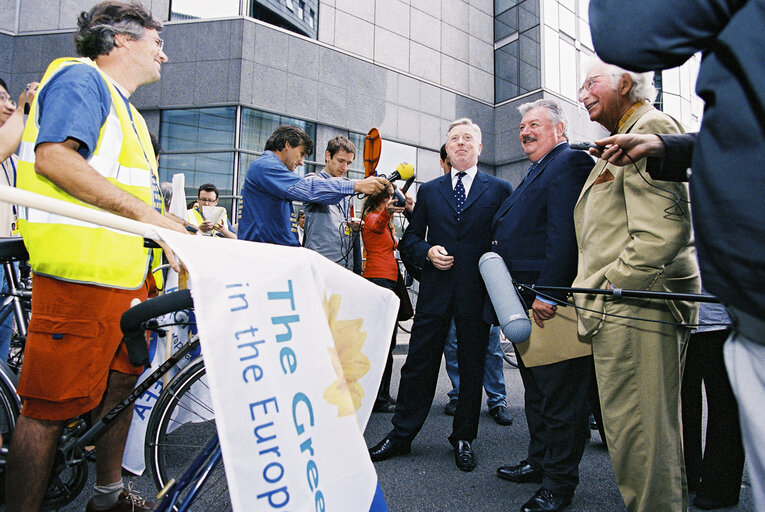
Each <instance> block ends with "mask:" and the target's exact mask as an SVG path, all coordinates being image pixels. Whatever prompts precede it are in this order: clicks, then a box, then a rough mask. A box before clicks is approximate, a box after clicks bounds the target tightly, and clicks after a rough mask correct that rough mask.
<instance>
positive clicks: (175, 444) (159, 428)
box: [145, 357, 232, 511]
mask: <svg viewBox="0 0 765 512" xmlns="http://www.w3.org/2000/svg"><path fill="white" fill-rule="evenodd" d="M215 432H216V426H215V414H214V412H213V409H212V404H211V401H210V388H209V386H208V385H207V375H206V373H205V366H204V361H203V360H202V358H201V357H200V358H197V359H196V360H194V361H192V362H191V363H189V365H188V366H187V367H185V368H184V369H183V370H182V371H181V372H180V373H179V374H178V375H176V376H175V378H173V380H171V381H170V383H169V384H168V385H167V388H166V389H165V390H163V391H162V393H161V394H160V397H159V399H158V400H157V403H156V405H155V406H154V409H153V410H152V413H151V416H150V418H149V423H148V426H147V429H146V447H145V455H146V460H147V465H148V466H149V468H150V470H151V473H152V476H153V478H154V484H155V485H156V486H157V489H158V490H159V489H162V488H163V487H165V485H166V484H167V483H168V481H170V479H171V478H177V477H179V476H180V475H182V474H183V473H184V472H185V471H186V469H187V468H188V467H189V466H190V465H191V463H192V462H193V461H194V460H195V459H196V457H197V455H198V454H199V453H200V452H201V451H202V450H203V449H204V447H205V445H206V444H207V441H208V440H209V439H210V437H211V436H212V435H213V434H214V433H215ZM204 485H205V487H204V489H203V490H202V492H200V494H199V495H198V497H197V498H196V500H195V501H194V504H193V505H192V506H191V508H190V509H189V510H194V511H201V510H216V511H224V510H232V508H231V499H230V498H229V495H228V483H227V482H226V474H225V471H224V467H223V464H222V463H220V464H217V466H216V467H215V468H214V470H213V473H212V474H211V475H210V477H209V478H208V479H207V481H206V482H205V484H204Z"/></svg>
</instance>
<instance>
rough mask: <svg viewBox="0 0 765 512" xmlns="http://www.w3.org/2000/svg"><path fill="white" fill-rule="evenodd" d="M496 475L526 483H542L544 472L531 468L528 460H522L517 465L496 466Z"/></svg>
mask: <svg viewBox="0 0 765 512" xmlns="http://www.w3.org/2000/svg"><path fill="white" fill-rule="evenodd" d="M497 476H498V477H500V478H504V479H505V480H510V481H511V482H516V483H519V484H527V483H529V482H535V483H542V476H544V473H542V472H541V471H537V470H536V469H534V468H532V467H531V465H530V464H529V462H528V461H526V460H522V461H521V463H520V464H518V465H517V466H502V467H500V468H497Z"/></svg>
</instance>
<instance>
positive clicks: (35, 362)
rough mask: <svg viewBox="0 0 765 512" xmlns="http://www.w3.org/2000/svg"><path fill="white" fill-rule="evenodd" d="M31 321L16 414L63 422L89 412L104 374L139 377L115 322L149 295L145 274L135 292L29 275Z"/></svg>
mask: <svg viewBox="0 0 765 512" xmlns="http://www.w3.org/2000/svg"><path fill="white" fill-rule="evenodd" d="M33 283H34V284H33V292H32V293H33V298H32V320H31V321H30V323H29V334H28V336H27V343H26V347H25V349H24V363H23V365H22V368H21V376H20V378H19V387H18V390H19V396H21V398H23V399H24V407H23V408H22V411H21V413H22V414H23V415H24V416H27V417H30V418H36V419H42V420H67V419H69V418H74V417H76V416H79V415H81V414H84V413H86V412H88V411H90V410H92V409H93V408H95V407H96V406H97V405H98V404H99V403H100V402H101V399H102V397H103V395H104V391H105V390H106V382H107V379H108V376H109V371H110V370H114V371H117V372H120V373H125V374H131V375H140V374H141V372H142V371H143V367H136V366H133V365H131V364H130V360H129V358H128V353H127V348H126V347H125V344H124V343H122V331H120V317H121V316H122V313H124V312H125V311H126V310H127V309H128V308H129V307H130V302H131V301H132V300H133V299H134V298H138V299H140V300H141V301H144V300H146V298H147V297H148V295H149V292H150V290H151V291H152V292H153V285H154V279H153V278H152V277H151V274H149V277H148V278H147V280H146V282H145V283H144V285H143V286H142V287H141V288H139V289H137V290H121V289H118V288H106V287H103V286H96V285H88V284H78V283H70V282H66V281H61V280H59V279H53V278H50V277H46V276H42V275H38V274H35V276H34V281H33Z"/></svg>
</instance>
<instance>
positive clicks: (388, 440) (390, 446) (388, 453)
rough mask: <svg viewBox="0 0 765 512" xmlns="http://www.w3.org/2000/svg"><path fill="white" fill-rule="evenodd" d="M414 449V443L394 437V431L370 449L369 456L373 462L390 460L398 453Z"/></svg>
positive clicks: (402, 453)
mask: <svg viewBox="0 0 765 512" xmlns="http://www.w3.org/2000/svg"><path fill="white" fill-rule="evenodd" d="M410 451H412V445H411V444H410V443H408V442H406V441H402V440H400V439H396V438H395V437H393V432H391V433H389V434H388V435H387V436H385V438H383V440H382V441H380V442H379V443H377V444H376V445H374V446H373V447H372V448H370V449H369V457H370V458H371V459H372V462H379V461H381V460H388V459H390V458H391V457H395V456H397V455H404V454H407V453H409V452H410Z"/></svg>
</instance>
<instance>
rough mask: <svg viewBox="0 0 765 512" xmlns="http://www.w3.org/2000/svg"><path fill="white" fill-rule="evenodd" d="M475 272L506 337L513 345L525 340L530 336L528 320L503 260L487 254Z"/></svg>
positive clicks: (479, 262) (500, 257) (494, 254)
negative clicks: (482, 284)
mask: <svg viewBox="0 0 765 512" xmlns="http://www.w3.org/2000/svg"><path fill="white" fill-rule="evenodd" d="M478 270H479V271H480V272H481V277H482V278H483V282H484V283H485V284H486V291H487V292H488V293H489V299H490V300H491V304H492V305H493V306H494V311H496V313H497V318H498V319H499V325H500V328H501V329H502V332H503V333H504V334H505V338H507V339H508V340H510V341H512V342H513V343H523V342H525V341H528V339H529V336H531V319H529V315H528V313H527V312H526V307H525V306H524V305H523V301H522V300H521V298H520V296H519V295H518V290H516V288H515V285H514V284H513V279H512V278H511V277H510V272H508V270H507V265H505V260H503V259H502V256H500V255H499V254H497V253H495V252H487V253H486V254H484V255H483V256H481V259H480V260H479V261H478Z"/></svg>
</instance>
